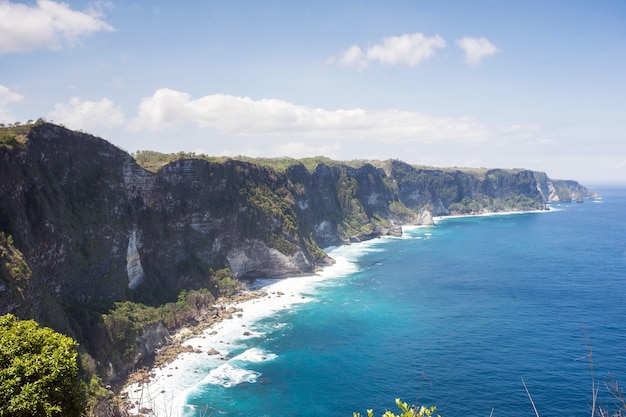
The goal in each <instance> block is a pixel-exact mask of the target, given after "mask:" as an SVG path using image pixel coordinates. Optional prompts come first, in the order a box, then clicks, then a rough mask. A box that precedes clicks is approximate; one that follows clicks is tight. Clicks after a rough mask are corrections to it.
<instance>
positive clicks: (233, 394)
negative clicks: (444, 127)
mask: <svg viewBox="0 0 626 417" xmlns="http://www.w3.org/2000/svg"><path fill="white" fill-rule="evenodd" d="M600 192H601V195H602V197H603V199H602V200H601V201H599V202H593V201H591V200H586V202H585V203H583V204H575V203H572V204H564V205H558V206H554V208H555V211H553V212H550V213H529V214H515V215H503V216H488V217H475V218H461V219H448V220H445V221H442V222H441V223H439V224H438V225H437V226H436V227H431V228H416V229H411V230H409V231H406V232H405V237H404V238H402V239H378V240H376V241H373V242H368V243H367V244H365V245H353V246H351V247H344V248H338V249H337V250H336V251H334V252H333V253H332V254H333V255H337V256H343V257H346V258H347V259H349V260H350V261H351V262H354V263H355V264H356V266H357V272H355V273H351V274H347V275H345V276H344V277H341V278H339V279H332V280H328V281H323V282H321V283H317V284H316V285H315V286H312V287H311V288H310V290H309V293H308V294H307V295H310V296H312V297H314V301H313V302H310V303H304V304H300V305H297V306H295V307H294V308H292V309H289V310H285V311H281V312H278V313H276V314H274V315H273V316H272V317H270V318H266V319H264V320H262V321H260V322H257V323H255V324H254V326H252V330H253V331H255V332H257V333H258V334H259V336H258V337H253V338H250V339H248V340H246V342H245V344H244V345H243V346H241V347H239V348H238V350H235V351H233V352H232V353H231V354H230V356H229V358H230V361H229V363H228V365H229V366H228V367H226V368H225V370H226V372H237V371H240V372H243V371H245V372H248V374H246V375H248V376H250V377H249V378H247V377H244V378H241V379H240V380H239V379H237V380H236V382H234V383H232V381H233V379H229V381H231V383H229V384H221V385H220V383H219V380H216V381H214V382H206V381H205V382H204V383H202V384H199V385H197V386H196V387H194V389H193V390H191V392H190V393H189V395H188V397H187V403H188V404H189V405H190V406H189V407H188V408H187V411H186V414H188V415H197V416H200V415H208V414H211V415H226V416H351V415H352V412H353V411H360V412H362V413H365V410H366V409H367V408H373V409H374V411H375V414H376V415H380V414H382V413H383V412H384V411H385V410H386V409H394V408H395V405H394V399H395V398H396V397H401V398H402V399H403V400H405V401H408V402H415V401H416V400H418V401H419V402H420V403H422V404H435V405H437V406H438V412H439V413H440V414H441V415H442V416H443V417H452V416H488V415H489V414H490V413H491V412H492V410H493V415H494V416H531V415H534V412H533V409H532V406H531V404H530V401H529V400H528V397H527V396H526V393H525V391H524V387H523V385H522V382H521V379H522V378H523V379H524V380H525V382H526V385H527V386H528V388H529V390H530V392H531V393H532V396H533V399H534V401H535V404H536V406H537V408H538V411H539V413H540V415H542V416H548V415H568V416H588V415H590V412H589V404H590V403H591V373H590V368H589V361H588V360H587V359H586V358H585V356H586V355H587V354H588V347H587V340H589V341H590V342H591V345H592V347H593V359H594V360H593V363H594V370H595V376H596V380H599V381H601V380H602V379H603V378H604V377H605V376H606V375H607V373H608V372H609V371H610V372H611V373H612V375H613V376H614V377H615V378H616V379H618V380H621V381H623V382H624V383H625V384H626V356H625V354H626V190H620V189H606V190H600ZM587 338H588V339H587ZM251 349H254V351H252V350H251ZM250 352H255V353H258V352H261V354H260V357H254V358H253V357H251V355H250ZM242 353H243V354H244V355H243V356H242V355H241V354H242ZM237 355H240V356H239V357H238V358H236V359H233V358H235V357H236V356H237ZM208 371H209V370H207V369H204V370H202V372H208ZM245 372H244V373H245ZM224 385H227V386H224ZM601 400H602V401H603V402H605V403H609V402H610V398H608V397H607V396H602V398H601Z"/></svg>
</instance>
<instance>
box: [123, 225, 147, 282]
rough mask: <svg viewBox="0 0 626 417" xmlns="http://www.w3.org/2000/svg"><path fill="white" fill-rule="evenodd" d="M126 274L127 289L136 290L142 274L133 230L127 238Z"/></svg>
mask: <svg viewBox="0 0 626 417" xmlns="http://www.w3.org/2000/svg"><path fill="white" fill-rule="evenodd" d="M126 273H127V274H128V288H130V289H131V290H134V289H136V288H137V287H138V286H139V284H141V282H142V281H143V277H144V272H143V266H142V265H141V258H140V257H139V252H138V251H137V229H134V230H133V232H132V233H131V234H130V237H129V238H128V250H127V252H126Z"/></svg>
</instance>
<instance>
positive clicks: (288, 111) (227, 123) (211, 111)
mask: <svg viewBox="0 0 626 417" xmlns="http://www.w3.org/2000/svg"><path fill="white" fill-rule="evenodd" d="M187 123H192V124H195V125H196V126H198V127H200V128H206V129H210V130H213V131H215V132H216V133H218V134H221V135H230V136H257V137H288V138H291V139H295V138H315V139H325V140H368V139H369V140H385V141H401V142H406V143H430V142H436V141H440V140H445V141H455V142H456V141H481V140H483V139H484V138H485V137H486V136H487V135H489V133H490V129H489V128H488V127H487V126H485V125H483V124H481V123H479V122H477V121H476V120H474V119H471V118H467V117H462V118H453V117H441V116H433V115H430V114H427V113H420V112H411V111H399V110H383V111H371V110H363V109H359V108H355V109H339V110H326V109H320V108H312V107H306V106H300V105H297V104H293V103H290V102H287V101H282V100H275V99H261V100H253V99H251V98H249V97H237V96H231V95H225V94H215V95H209V96H204V97H201V98H199V99H195V100H194V99H192V98H191V96H190V95H189V94H187V93H182V92H179V91H175V90H171V89H167V88H163V89H160V90H157V91H156V92H155V93H154V94H153V95H152V97H147V98H145V99H143V100H142V102H141V104H140V106H139V112H138V115H137V117H136V118H135V119H134V120H133V122H132V123H131V128H132V130H152V131H160V130H166V129H172V128H178V127H181V126H182V125H184V124H187Z"/></svg>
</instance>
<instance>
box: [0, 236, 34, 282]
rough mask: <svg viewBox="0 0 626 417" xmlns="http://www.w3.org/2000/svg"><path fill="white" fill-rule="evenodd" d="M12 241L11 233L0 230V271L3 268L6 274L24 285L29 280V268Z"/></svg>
mask: <svg viewBox="0 0 626 417" xmlns="http://www.w3.org/2000/svg"><path fill="white" fill-rule="evenodd" d="M14 243H15V242H14V241H13V236H12V235H7V234H5V233H4V232H0V272H2V269H5V271H6V272H7V276H10V277H11V278H12V279H13V280H15V282H17V283H18V284H21V285H24V284H26V283H27V282H28V281H29V280H30V275H31V270H30V267H29V266H28V264H27V263H26V260H24V256H23V255H22V252H20V251H19V250H18V249H17V248H16V247H15V246H14ZM1 275H3V274H2V273H0V276H1Z"/></svg>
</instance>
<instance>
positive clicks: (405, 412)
mask: <svg viewBox="0 0 626 417" xmlns="http://www.w3.org/2000/svg"><path fill="white" fill-rule="evenodd" d="M396 405H397V406H398V408H399V409H400V414H395V413H393V412H391V411H389V410H387V412H385V414H383V417H429V416H432V415H433V413H434V412H435V410H436V409H437V407H435V406H431V407H425V406H423V405H422V406H420V407H418V406H417V405H408V404H407V403H403V402H402V401H400V398H396ZM353 417H361V413H356V412H355V413H353ZM367 417H374V411H373V410H371V409H370V410H367ZM437 417H439V415H437Z"/></svg>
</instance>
